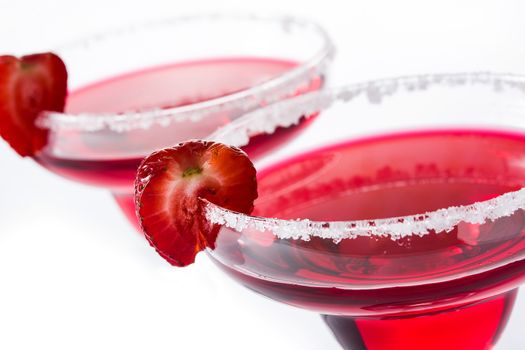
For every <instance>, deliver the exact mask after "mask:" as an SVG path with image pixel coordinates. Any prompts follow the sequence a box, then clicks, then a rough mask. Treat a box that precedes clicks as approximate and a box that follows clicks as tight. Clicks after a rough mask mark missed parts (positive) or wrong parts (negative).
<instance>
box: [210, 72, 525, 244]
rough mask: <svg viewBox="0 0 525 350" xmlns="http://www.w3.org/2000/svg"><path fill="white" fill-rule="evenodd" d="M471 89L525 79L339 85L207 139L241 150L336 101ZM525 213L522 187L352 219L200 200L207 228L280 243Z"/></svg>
mask: <svg viewBox="0 0 525 350" xmlns="http://www.w3.org/2000/svg"><path fill="white" fill-rule="evenodd" d="M468 84H472V85H478V84H483V85H488V86H492V87H493V88H494V89H495V90H496V91H498V90H502V89H518V90H520V91H522V92H525V75H517V74H508V73H493V72H462V73H445V74H421V75H413V76H402V77H396V78H386V79H379V80H371V81H366V82H363V83H355V84H351V85H347V86H343V87H338V88H332V89H326V90H323V91H317V92H311V93H308V94H305V95H301V96H298V97H294V98H292V99H288V100H284V101H281V102H278V103H275V104H273V105H270V106H267V107H264V108H261V109H259V110H255V111H253V112H250V113H248V114H246V115H244V116H243V117H241V118H239V119H237V120H236V121H234V122H232V123H230V124H228V125H226V126H224V127H222V128H221V129H219V130H217V132H215V133H214V134H212V135H211V136H210V137H209V139H210V140H215V141H220V142H223V143H227V144H230V145H234V146H239V147H240V146H243V145H246V144H247V143H248V142H249V138H250V136H251V135H257V134H261V133H272V132H273V131H274V130H275V129H276V128H277V127H288V126H290V125H293V124H296V123H298V122H299V121H300V119H301V118H303V117H304V116H309V115H312V114H314V113H316V112H321V113H322V110H323V109H326V108H328V107H330V106H332V105H333V104H336V103H347V102H348V101H351V100H353V99H355V98H357V97H359V96H366V97H367V98H368V99H369V101H370V102H371V103H379V102H381V100H382V99H384V98H388V97H389V96H391V95H394V94H395V93H398V92H400V91H405V92H414V91H422V90H426V89H429V88H432V87H435V86H445V87H457V86H465V85H468ZM519 209H525V187H524V188H521V189H519V190H516V191H511V192H506V193H504V194H501V195H499V196H497V197H495V198H492V199H489V200H485V201H479V202H475V203H473V204H469V205H461V206H450V207H447V208H441V209H437V210H434V211H429V212H424V213H420V214H415V215H408V216H398V217H390V218H381V219H370V220H353V221H312V220H309V219H307V218H303V219H296V220H284V219H277V218H266V217H258V216H252V215H246V214H243V213H239V212H234V211H231V210H228V209H225V208H222V207H220V206H218V205H215V204H213V203H211V202H208V201H205V213H206V218H207V219H208V220H209V221H210V222H211V223H213V224H219V225H224V226H226V227H229V228H231V229H234V230H236V231H238V232H241V231H243V230H244V229H246V228H254V229H256V230H258V231H261V232H262V231H267V232H271V233H273V234H274V235H275V236H277V238H280V239H303V240H309V239H310V238H311V237H321V238H327V239H332V240H334V241H336V242H338V241H341V240H343V239H352V238H356V237H359V236H365V237H373V236H376V237H390V238H391V239H393V240H398V239H401V238H404V237H409V236H414V235H416V236H424V235H426V234H429V233H430V232H449V231H451V230H452V229H453V228H454V227H455V226H457V225H458V224H459V223H460V222H465V223H471V224H483V223H485V222H487V221H488V220H493V221H494V220H496V219H498V218H501V217H506V216H510V215H512V214H513V213H514V212H516V211H517V210H519Z"/></svg>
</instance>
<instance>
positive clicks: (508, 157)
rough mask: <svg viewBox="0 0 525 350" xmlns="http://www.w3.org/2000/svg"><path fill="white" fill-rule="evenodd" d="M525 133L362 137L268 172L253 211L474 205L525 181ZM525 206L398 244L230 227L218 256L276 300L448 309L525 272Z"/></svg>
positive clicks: (367, 311)
mask: <svg viewBox="0 0 525 350" xmlns="http://www.w3.org/2000/svg"><path fill="white" fill-rule="evenodd" d="M523 159H525V138H524V137H523V136H519V135H515V134H510V133H503V132H495V131H482V130H436V131H421V132H413V133H399V134H394V135H388V136H382V137H376V138H370V139H363V140H360V141H353V142H349V143H342V144H339V145H336V146H332V147H329V148H324V149H320V150H316V151H313V152H310V153H307V154H303V155H301V156H298V157H295V158H293V159H288V160H286V161H284V162H282V163H279V164H277V165H275V166H272V167H270V168H267V169H264V170H262V171H261V172H260V173H259V175H258V189H259V199H258V200H257V202H256V207H255V212H254V215H260V216H264V217H277V218H282V219H295V218H308V219H310V220H316V221H337V220H339V221H342V220H344V221H348V220H374V219H379V218H389V217H395V216H406V215H414V214H421V213H425V212H428V211H434V210H438V209H441V208H447V207H450V206H459V205H468V204H472V203H475V202H479V201H483V200H488V199H491V198H494V197H497V196H499V195H501V194H503V193H506V192H508V191H512V190H517V189H519V188H521V187H522V186H523V185H524V184H525V163H524V162H523ZM524 228H525V213H524V212H523V211H522V210H518V211H516V212H515V213H514V214H513V215H511V216H508V217H504V218H500V219H497V220H496V221H494V222H492V221H489V222H487V223H485V224H482V225H479V224H468V223H465V222H462V223H460V224H459V225H457V226H455V227H454V228H453V229H452V230H451V231H450V232H433V231H430V232H429V233H428V234H426V235H423V236H417V235H414V236H410V237H405V238H401V239H399V240H392V239H391V238H390V237H378V236H371V237H358V238H355V239H345V240H342V241H341V242H339V243H336V242H334V241H333V240H331V239H323V238H316V237H312V238H311V239H310V240H309V241H304V240H293V239H277V238H276V237H275V236H274V235H273V234H272V233H271V232H260V231H257V230H255V229H246V230H245V231H244V232H243V233H237V232H235V231H233V230H231V229H227V228H223V229H222V232H221V233H220V234H219V237H218V240H217V248H216V250H215V251H214V252H213V253H212V254H213V255H214V256H215V257H216V258H217V259H218V260H219V261H220V262H222V264H221V263H220V264H219V266H221V267H223V268H224V269H225V270H226V271H227V272H228V273H230V274H231V275H232V276H233V277H234V278H236V279H238V280H240V281H241V282H242V283H243V284H245V285H246V286H248V287H249V288H250V289H252V290H255V291H257V292H259V293H261V294H264V295H266V296H269V297H271V298H274V299H276V300H279V301H282V302H285V303H288V304H292V305H296V306H300V307H303V308H307V309H311V310H315V311H318V312H321V313H325V314H340V315H349V316H383V315H407V314H409V313H419V312H427V311H429V310H432V311H433V312H438V311H439V310H442V309H447V308H450V307H452V306H460V305H465V304H468V303H472V302H474V301H477V300H480V299H483V298H486V297H489V296H493V295H495V294H497V293H498V292H504V291H506V290H508V289H509V288H510V287H511V286H515V285H516V284H517V283H518V282H519V280H521V279H523V271H524V269H525V263H524V262H522V261H520V260H521V258H522V257H524V256H525V230H524Z"/></svg>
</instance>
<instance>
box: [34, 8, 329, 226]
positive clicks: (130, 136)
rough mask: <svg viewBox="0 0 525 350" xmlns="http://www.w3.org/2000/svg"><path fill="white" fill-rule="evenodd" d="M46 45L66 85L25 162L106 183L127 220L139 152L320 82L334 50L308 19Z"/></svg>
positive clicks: (182, 21) (193, 25)
mask: <svg viewBox="0 0 525 350" xmlns="http://www.w3.org/2000/svg"><path fill="white" fill-rule="evenodd" d="M54 51H55V52H56V53H58V54H59V55H60V56H61V57H62V58H63V59H64V61H65V63H66V65H67V67H68V70H69V78H70V82H69V86H70V89H71V91H70V93H69V96H68V98H67V104H66V110H65V113H51V112H48V113H43V114H42V115H41V117H40V118H39V120H38V121H37V123H38V125H39V126H41V127H43V128H47V129H49V130H50V134H49V142H48V144H47V145H46V147H45V148H44V149H43V150H42V151H41V152H40V153H38V154H37V155H36V156H35V157H34V159H35V160H36V161H37V162H38V163H40V164H41V165H42V166H44V167H45V168H47V169H48V170H50V171H52V172H54V173H56V174H59V175H61V176H64V177H66V178H69V179H72V180H75V181H78V182H81V183H84V184H88V185H94V186H98V187H102V188H105V189H108V190H109V191H111V193H112V194H113V195H114V197H115V199H116V200H117V203H118V204H119V206H120V207H121V208H122V210H123V211H124V213H125V214H126V215H127V217H128V218H129V219H130V220H131V222H132V223H134V224H136V218H135V210H134V205H133V199H132V193H133V181H134V178H135V172H136V169H137V167H138V165H139V163H140V161H141V160H142V158H143V157H144V156H145V155H147V154H149V153H151V152H152V151H153V150H155V149H157V148H161V147H167V146H171V145H174V144H176V143H178V142H180V141H183V140H186V139H189V138H202V137H204V136H206V135H209V134H210V133H211V132H213V131H214V130H216V128H218V127H219V126H222V125H224V124H227V123H229V122H230V121H232V120H234V119H236V118H237V117H239V116H240V115H241V114H243V113H245V112H247V111H249V110H252V109H254V108H257V107H260V106H262V105H265V104H268V103H272V102H275V101H278V100H280V99H283V98H287V97H290V96H294V95H297V94H301V93H304V92H307V91H312V90H317V89H319V88H321V87H322V85H323V84H324V81H325V77H326V70H327V67H328V65H329V62H330V61H331V59H332V56H333V54H334V47H333V45H332V43H331V41H330V39H329V37H328V36H327V34H326V33H325V32H324V30H323V29H322V28H320V27H319V26H318V25H317V24H315V23H312V22H310V21H306V20H301V19H297V18H292V17H264V16H254V15H227V14H208V15H196V16H188V17H179V18H171V19H166V20H162V21H156V22H147V23H143V24H138V25H133V26H128V27H125V28H120V29H115V30H113V31H111V32H108V33H105V34H100V35H95V36H92V37H88V38H85V39H83V40H79V41H76V42H73V43H70V44H66V45H64V46H61V47H59V48H57V49H56V50H54ZM299 129H300V128H296V130H295V131H293V132H291V133H290V132H288V131H287V133H290V134H293V133H294V132H298V131H299Z"/></svg>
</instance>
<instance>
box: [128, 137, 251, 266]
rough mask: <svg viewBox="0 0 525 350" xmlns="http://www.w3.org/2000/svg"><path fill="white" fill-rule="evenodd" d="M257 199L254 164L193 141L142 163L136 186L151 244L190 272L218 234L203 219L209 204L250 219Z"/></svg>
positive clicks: (139, 211)
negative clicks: (197, 258)
mask: <svg viewBox="0 0 525 350" xmlns="http://www.w3.org/2000/svg"><path fill="white" fill-rule="evenodd" d="M256 198H257V181H256V178H255V168H254V167H253V164H252V162H251V161H250V159H249V158H248V156H247V155H246V153H244V152H243V151H241V150H240V149H238V148H235V147H230V146H226V145H223V144H220V143H215V142H208V141H189V142H185V143H181V144H179V145H177V146H175V147H172V148H166V149H164V150H161V151H158V152H155V153H153V154H151V155H150V156H148V157H147V158H146V159H144V160H143V161H142V164H141V165H140V167H139V170H138V174H137V179H136V182H135V205H136V210H137V217H138V218H139V222H140V225H141V227H142V230H143V232H144V234H145V235H146V238H147V239H148V241H149V242H150V244H151V245H152V246H153V247H155V249H156V250H157V252H158V253H159V254H160V255H161V256H162V257H163V258H165V259H166V260H167V261H168V262H169V263H171V264H172V265H175V266H186V265H189V264H191V263H193V262H194V261H195V255H196V254H197V253H198V252H200V251H201V250H203V249H204V248H206V247H209V248H211V249H213V248H214V247H215V239H216V238H217V234H218V231H219V227H218V226H217V225H212V224H210V223H209V222H208V221H207V220H206V217H205V215H204V205H205V204H204V202H203V201H202V200H201V199H206V200H208V201H210V202H212V203H214V204H217V205H219V206H221V207H224V208H226V209H230V210H234V211H238V212H242V213H246V214H249V213H251V211H252V210H253V201H254V200H255V199H256Z"/></svg>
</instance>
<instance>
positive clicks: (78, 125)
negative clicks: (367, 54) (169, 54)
mask: <svg viewBox="0 0 525 350" xmlns="http://www.w3.org/2000/svg"><path fill="white" fill-rule="evenodd" d="M195 21H205V22H208V23H217V22H220V21H239V22H242V21H258V22H261V23H268V24H275V25H279V26H282V29H283V31H290V30H293V29H299V30H310V31H312V32H313V33H315V35H317V36H319V38H320V40H321V45H320V46H319V47H318V48H317V49H316V50H315V52H314V53H313V55H311V57H310V58H309V59H307V60H305V61H304V62H301V64H299V65H297V66H296V67H294V68H292V69H290V70H288V71H286V72H285V73H283V74H281V75H279V76H276V77H274V78H271V79H269V80H267V81H264V82H262V83H260V84H257V85H255V86H252V87H249V88H247V89H244V90H241V91H238V92H234V93H231V94H227V95H225V96H221V97H217V98H212V99H210V100H205V101H201V102H196V103H192V104H189V105H184V106H179V107H173V108H165V109H147V110H143V111H137V112H133V111H132V112H124V113H59V112H43V113H42V114H41V115H40V116H39V118H38V119H37V121H36V123H37V125H38V126H39V127H41V128H45V129H50V130H75V131H87V132H95V131H100V130H106V129H109V130H112V131H116V132H123V131H129V130H135V129H146V128H148V127H149V126H150V125H151V124H153V123H158V124H161V125H166V124H169V123H171V122H184V121H188V120H190V121H196V120H200V119H202V118H205V117H206V116H207V115H211V114H213V113H217V112H220V111H222V110H230V109H232V108H245V107H246V105H250V106H252V105H254V104H256V103H261V102H264V103H272V102H274V101H276V100H278V99H279V98H282V96H286V95H287V94H291V93H293V92H295V89H297V85H298V84H300V83H301V82H303V81H305V78H314V77H318V76H319V74H322V73H324V72H325V71H326V69H327V67H328V65H329V63H330V62H331V60H332V59H333V57H334V55H335V46H334V44H333V42H332V40H331V38H330V37H329V35H328V34H327V32H326V31H325V30H324V29H323V28H322V27H321V26H320V25H319V24H318V23H316V22H314V21H311V20H308V19H303V18H298V17H294V16H290V15H255V14H249V13H203V14H195V15H186V16H178V17H173V18H167V19H163V20H157V21H148V22H143V23H142V24H135V25H131V26H125V27H121V28H118V29H115V30H112V31H110V32H109V33H104V34H103V35H102V34H98V35H93V36H90V37H88V38H84V39H82V40H77V41H74V42H72V43H69V44H66V45H62V46H60V47H58V48H57V50H58V51H61V50H74V49H78V48H82V47H84V46H86V45H88V44H92V43H93V42H97V41H101V40H110V39H111V38H113V37H115V36H120V35H129V34H130V33H133V32H134V31H137V30H141V29H147V28H153V27H160V26H182V25H184V24H185V23H188V22H195ZM108 38H109V39H108ZM275 91H277V92H278V95H276V93H275Z"/></svg>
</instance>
